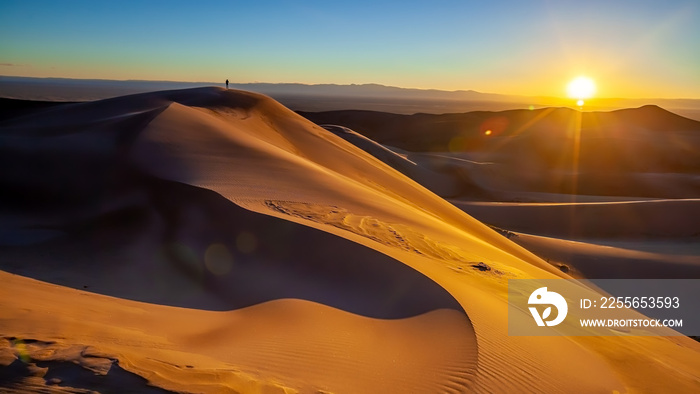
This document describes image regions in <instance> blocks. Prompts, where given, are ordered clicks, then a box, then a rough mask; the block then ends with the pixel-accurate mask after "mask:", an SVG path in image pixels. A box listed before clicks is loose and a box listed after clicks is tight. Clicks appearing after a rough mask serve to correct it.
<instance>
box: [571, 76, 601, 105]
mask: <svg viewBox="0 0 700 394" xmlns="http://www.w3.org/2000/svg"><path fill="white" fill-rule="evenodd" d="M566 93H567V94H568V95H569V97H570V98H573V99H576V100H578V101H577V102H576V104H577V105H579V106H582V105H583V100H584V99H587V98H591V97H593V94H595V82H593V80H592V79H590V78H588V77H584V76H580V77H576V78H574V79H573V80H572V81H571V82H569V84H568V85H567V86H566Z"/></svg>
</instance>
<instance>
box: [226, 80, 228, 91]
mask: <svg viewBox="0 0 700 394" xmlns="http://www.w3.org/2000/svg"><path fill="white" fill-rule="evenodd" d="M226 89H228V79H227V80H226Z"/></svg>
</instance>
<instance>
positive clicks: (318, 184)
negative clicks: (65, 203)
mask: <svg viewBox="0 0 700 394" xmlns="http://www.w3.org/2000/svg"><path fill="white" fill-rule="evenodd" d="M141 97H145V96H141ZM149 97H152V98H153V99H154V101H156V102H157V103H158V106H159V107H158V108H160V110H159V111H160V112H159V113H158V114H157V115H156V116H155V117H153V118H152V119H149V122H148V125H147V126H146V127H145V128H143V126H144V124H143V123H141V126H140V127H141V128H143V130H142V131H141V132H140V133H138V136H137V140H136V143H135V144H134V146H133V149H132V150H131V159H132V160H133V162H134V163H136V164H137V165H138V166H139V167H140V168H141V169H143V170H145V171H147V172H149V173H150V174H153V175H155V176H158V177H161V178H164V179H168V180H172V181H178V182H182V183H187V184H191V185H194V186H198V187H202V188H207V189H210V190H213V191H215V192H217V193H219V194H220V195H222V196H224V197H226V198H228V199H229V200H231V201H233V202H235V203H236V204H238V205H240V206H243V207H246V208H248V209H251V210H254V211H257V212H260V213H265V214H268V215H271V216H276V217H279V218H282V219H285V220H290V221H294V222H297V223H301V224H304V225H307V226H310V227H315V228H318V229H320V230H323V231H326V232H329V233H332V234H336V235H339V236H341V237H344V238H346V239H349V240H351V241H354V242H357V243H359V244H362V245H365V246H368V247H370V248H372V249H375V250H377V251H380V252H382V253H385V254H387V255H389V256H391V257H393V258H395V259H397V260H399V261H402V262H403V263H405V264H407V265H408V266H410V267H413V268H414V269H416V270H418V271H419V272H421V273H423V274H424V275H426V276H428V277H429V278H431V279H432V280H434V281H435V282H437V283H438V284H440V285H441V286H442V287H444V288H445V289H447V290H448V291H449V292H450V293H451V294H452V295H453V296H454V297H455V298H456V299H457V300H458V301H459V302H460V304H461V305H462V307H463V308H464V310H465V311H466V312H467V314H468V316H469V320H471V324H472V325H473V330H474V334H475V336H476V341H477V343H476V346H477V348H478V355H477V357H478V365H477V366H476V372H475V376H473V378H472V377H469V378H467V381H469V382H471V383H470V384H469V385H466V384H465V382H464V381H461V383H455V382H452V383H450V384H449V385H448V384H447V383H449V382H450V381H451V380H450V378H449V377H443V378H442V380H441V381H440V384H443V385H445V387H452V388H454V389H455V390H463V389H464V388H465V387H466V386H469V387H471V388H472V389H474V390H475V391H479V392H528V391H533V392H543V391H544V392H572V391H577V392H613V391H618V392H626V391H642V392H644V391H654V389H657V391H658V389H661V388H663V389H665V390H671V391H675V392H692V391H693V390H696V389H698V370H697V367H696V365H698V363H697V359H698V354H700V353H699V351H700V348H699V347H698V345H697V344H696V343H694V342H692V341H691V340H688V339H686V338H677V339H672V340H670V339H665V338H652V339H649V338H527V337H521V338H519V337H508V336H507V332H506V329H507V324H506V323H507V322H506V318H507V307H506V300H505V293H506V286H507V279H508V278H527V277H538V278H546V277H561V276H565V275H564V274H562V273H561V272H559V271H558V270H556V269H554V268H552V267H551V266H550V265H548V264H547V263H545V262H544V261H542V260H540V259H538V258H537V257H535V256H534V255H532V254H531V253H529V252H527V251H526V250H525V249H523V248H521V247H519V246H517V245H515V244H513V243H512V242H510V241H508V240H506V239H505V238H503V237H501V236H500V235H498V234H497V233H495V232H493V231H492V230H490V229H488V228H487V227H486V226H484V225H482V224H481V223H479V222H478V221H476V220H474V219H472V218H471V217H469V216H467V215H466V214H464V213H463V212H461V211H460V210H458V209H456V208H455V207H453V206H451V205H450V204H448V203H446V202H445V201H444V200H442V199H440V198H439V197H437V196H435V195H434V194H432V193H430V192H428V191H427V190H425V189H424V188H422V187H420V186H418V185H417V184H416V183H414V182H412V181H410V180H408V179H407V178H406V177H404V176H403V175H401V174H399V173H398V172H396V171H394V170H392V169H391V168H389V167H388V166H386V165H384V164H382V163H381V162H379V161H378V160H376V159H374V158H373V157H371V156H369V155H368V154H365V153H364V152H362V151H360V150H359V149H357V148H355V147H354V146H352V145H350V144H348V143H346V142H344V141H343V140H341V139H340V138H338V137H335V136H333V135H332V134H330V133H328V132H327V131H325V130H323V129H321V128H319V127H317V126H315V125H313V124H311V123H309V122H308V121H305V120H304V119H302V118H300V117H298V116H297V115H295V114H294V113H292V112H291V111H289V110H287V109H286V108H284V107H282V106H281V105H279V104H277V103H275V102H274V101H272V100H270V99H267V98H265V97H263V96H258V95H252V94H247V93H240V92H233V91H223V90H220V89H199V90H192V91H185V92H161V93H158V94H153V95H151V96H149ZM122 100H132V101H133V99H130V98H122ZM146 101H148V100H146ZM105 103H106V102H98V103H93V105H95V106H98V107H99V106H100V105H104V106H107V105H108V104H105ZM111 104H114V103H113V102H112V103H111ZM149 108H150V107H149ZM329 208H330V209H329ZM336 208H337V209H336ZM475 262H484V263H486V264H488V265H489V266H490V267H492V268H493V269H492V271H489V272H479V271H476V270H473V269H471V265H472V264H474V263H475ZM3 275H4V274H3ZM35 285H36V284H34V285H32V286H35ZM27 291H31V290H27ZM20 294H22V293H21V292H20ZM3 299H5V298H3ZM123 302H125V301H123ZM49 306H50V305H49ZM256 307H257V306H256ZM6 308H7V309H8V310H13V311H17V312H19V311H21V309H18V308H17V309H16V308H15V307H14V306H12V305H6V306H4V307H3V310H5V309H6ZM314 309H316V308H314ZM318 309H319V310H316V311H314V312H313V313H312V314H311V315H312V316H315V317H319V316H321V315H322V314H321V313H320V312H321V311H320V309H323V310H325V309H324V308H318ZM236 312H239V311H236ZM438 312H440V311H438ZM232 313H233V312H232ZM323 313H326V312H323ZM440 313H442V312H440ZM460 316H461V319H464V316H463V315H460ZM418 318H422V317H421V316H419V317H418ZM20 320H21V319H19V318H17V319H10V321H12V322H15V321H20ZM353 320H355V319H353ZM360 320H362V319H360ZM462 322H464V320H462ZM389 323H392V322H389ZM121 324H122V325H123V324H124V323H121ZM154 324H156V323H154ZM433 325H435V323H430V324H429V325H427V326H428V327H433ZM437 326H438V327H439V328H441V329H444V328H446V327H448V326H450V324H447V323H444V324H443V323H441V324H438V325H437ZM118 328H119V327H117V329H118ZM17 330H19V331H24V332H25V335H26V334H31V330H26V329H25V328H23V329H19V328H18V329H17ZM148 332H149V333H150V332H151V331H150V329H148ZM360 332H361V330H360ZM128 333H129V332H128V330H127V332H126V334H128ZM122 334H124V333H122ZM45 335H50V334H49V333H45ZM36 336H39V335H38V334H37V335H36ZM457 336H458V337H460V338H462V339H463V337H464V334H461V335H457ZM467 337H469V336H468V335H467ZM36 339H41V338H36ZM402 343H404V342H403V341H402ZM404 344H405V343H404ZM473 345H474V344H473V343H471V344H470V345H465V346H467V347H468V348H469V347H470V346H471V347H470V348H471V349H472V351H473V349H474V347H473ZM347 350H348V348H347V347H344V348H342V349H341V350H338V351H347ZM161 351H162V350H156V351H155V352H156V353H157V352H161ZM467 353H469V352H467ZM275 354H278V355H280V357H279V358H277V362H282V361H283V358H284V357H282V353H279V352H277V353H275ZM332 354H333V353H331V355H332ZM325 356H328V354H325ZM420 356H421V357H423V356H425V354H423V353H421V354H420ZM208 357H209V356H207V358H205V357H204V356H201V355H200V356H196V359H197V360H202V361H201V363H200V365H202V366H205V365H207V364H206V362H205V361H206V360H209V362H212V364H210V365H220V364H216V363H220V362H221V361H216V360H215V361H211V360H210V359H209V358H208ZM123 358H124V360H125V361H124V364H125V366H126V368H127V369H128V368H134V369H138V368H137V367H134V366H135V365H136V364H137V363H138V362H134V361H133V360H134V359H136V357H135V356H132V357H129V355H125V356H123ZM406 358H407V359H411V360H419V357H418V355H417V353H411V354H410V355H409V356H407V357H406ZM130 360H131V361H130ZM141 360H142V362H143V359H141ZM267 361H268V360H265V362H267ZM198 362H199V361H198ZM625 363H627V364H625ZM178 365H181V364H178ZM185 365H187V364H185ZM627 365H630V366H627ZM247 367H248V368H250V369H251V370H253V371H261V370H263V368H264V363H263V362H262V361H260V360H258V361H255V360H250V361H249V364H248V366H247ZM446 370H450V368H446ZM169 371H172V369H169ZM376 371H380V374H384V373H385V371H383V370H381V369H377V370H376ZM459 371H460V373H462V374H463V373H464V369H459ZM290 375H294V374H293V373H291V374H290ZM419 375H420V374H419ZM295 376H301V375H295ZM365 376H366V377H367V378H366V379H367V381H368V382H369V383H372V380H371V379H372V377H371V374H370V375H365V374H363V373H361V372H358V371H357V370H355V375H354V376H353V378H354V379H357V378H358V377H362V378H363V380H364V379H365ZM661 377H663V378H664V379H661ZM149 379H151V380H152V381H156V380H158V379H160V377H159V376H156V375H153V376H150V377H149ZM271 379H272V378H271ZM164 380H165V379H164ZM302 380H303V377H302ZM293 381H294V377H293V376H289V377H288V382H293ZM288 382H287V381H284V382H283V383H284V385H289V386H294V384H289V383H288ZM369 383H367V384H369ZM273 384H277V383H276V382H273ZM300 384H302V383H300ZM367 387H369V386H367ZM367 387H363V388H360V389H359V390H361V391H364V390H365V389H366V388H367ZM417 387H418V386H417ZM340 389H341V390H342V387H341V388H340ZM256 390H257V389H256ZM302 391H308V390H302ZM368 391H374V390H368ZM392 391H393V390H392ZM399 391H400V390H399Z"/></svg>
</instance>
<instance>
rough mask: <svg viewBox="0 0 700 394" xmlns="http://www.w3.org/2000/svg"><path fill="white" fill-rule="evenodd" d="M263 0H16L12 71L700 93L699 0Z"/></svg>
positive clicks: (516, 90)
mask: <svg viewBox="0 0 700 394" xmlns="http://www.w3.org/2000/svg"><path fill="white" fill-rule="evenodd" d="M263 3H264V4H263ZM263 3H260V4H257V3H255V2H252V3H250V4H248V3H246V4H238V3H236V4H234V3H231V2H227V1H213V2H206V3H202V4H199V3H197V4H190V3H187V4H185V3H177V2H176V3H172V4H171V3H170V2H168V3H167V4H168V7H163V6H162V4H159V3H158V2H147V3H141V2H135V1H122V2H82V1H77V2H70V3H57V2H52V1H32V2H2V3H0V36H2V37H4V38H6V39H3V40H0V75H5V76H28V77H62V78H78V79H115V80H129V79H134V80H161V81H163V80H166V81H182V82H217V81H222V80H224V79H229V80H231V81H232V82H235V83H248V82H268V83H304V84H327V83H334V84H366V83H378V84H382V85H387V86H397V87H404V88H419V89H439V90H448V91H453V90H476V91H479V92H484V93H499V94H513V95H525V96H540V97H542V96H546V97H561V98H566V96H567V92H566V87H567V84H568V83H569V82H570V81H571V80H572V79H574V78H575V77H577V76H580V75H585V76H588V77H590V78H592V79H593V80H594V81H595V82H596V85H597V89H596V94H595V97H597V98H605V97H610V98H699V99H700V72H698V70H700V51H698V50H697V48H698V43H699V42H700V2H698V1H694V0H668V1H666V2H654V1H651V0H649V1H647V0H638V1H632V0H620V1H615V2H610V1H604V0H589V1H587V2H570V1H556V2H555V1H549V0H533V1H532V2H528V3H527V4H525V3H523V2H521V1H510V0H502V1H495V2H488V4H466V3H465V2H460V1H445V2H441V3H440V4H432V5H431V4H426V3H423V2H412V1H408V2H407V3H405V4H402V6H401V7H397V6H396V4H395V3H390V2H381V1H379V2H376V1H375V2H365V1H358V2H355V3H353V4H328V3H327V2H316V1H308V2H304V3H300V4H296V5H295V4H290V3H287V2H285V1H271V2H263ZM270 3H272V4H270ZM443 3H444V4H443Z"/></svg>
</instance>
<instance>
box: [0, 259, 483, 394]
mask: <svg viewBox="0 0 700 394" xmlns="http://www.w3.org/2000/svg"><path fill="white" fill-rule="evenodd" d="M0 279H2V283H3V286H2V288H0V309H1V310H3V311H4V314H3V316H2V326H1V327H2V328H1V330H0V335H2V336H3V337H4V338H5V339H4V340H3V339H0V365H6V364H9V362H12V361H13V360H15V359H16V357H17V356H18V355H20V354H25V355H29V356H30V357H31V359H32V361H34V362H36V363H37V364H38V365H39V366H42V362H44V363H46V362H49V361H65V362H67V363H80V364H81V365H82V366H83V368H90V367H93V370H94V364H97V362H96V360H98V359H101V360H102V361H104V362H106V363H107V365H108V366H107V367H106V368H103V370H101V371H98V372H100V373H107V372H109V365H110V364H111V365H115V364H114V363H113V361H114V360H118V364H117V365H119V366H120V367H121V368H123V369H125V370H127V371H130V372H133V373H135V374H137V375H140V376H142V377H144V378H146V379H148V381H149V384H151V385H155V386H158V387H161V388H164V389H167V390H175V391H185V392H222V390H223V391H224V392H225V391H227V390H235V391H241V392H280V393H281V392H287V393H293V392H324V391H329V392H374V391H376V390H379V391H384V392H389V391H395V390H398V391H401V392H409V391H415V390H418V391H421V392H436V391H441V392H461V391H463V390H465V389H466V388H467V387H469V386H470V381H472V380H473V378H474V375H473V373H474V370H475V364H476V344H475V343H474V338H473V334H472V335H469V334H468V332H465V330H466V331H468V330H469V327H470V324H469V322H468V320H467V318H466V317H465V316H464V315H463V314H461V313H459V312H458V311H455V310H447V309H441V310H435V311H432V312H428V313H426V314H423V315H419V316H415V317H411V318H406V319H398V320H383V319H372V318H366V317H362V316H359V315H354V314H351V313H348V312H344V311H341V310H338V309H334V308H330V307H327V306H324V305H321V304H316V303H312V302H309V301H302V300H291V299H281V300H275V301H270V302H267V303H264V304H258V305H255V306H252V307H247V308H243V309H239V310H234V311H230V312H211V311H200V310H193V309H184V308H175V307H167V306H159V305H154V304H146V303H140V302H135V301H128V300H122V299H117V298H111V297H106V296H102V295H98V294H94V293H88V292H85V291H79V290H73V289H69V288H65V287H61V286H56V285H52V284H48V283H44V282H39V281H35V280H32V279H28V278H24V277H21V276H17V275H11V274H7V273H4V272H0ZM85 310H89V311H91V315H90V318H89V321H86V320H85V314H84V311H85ZM46 315H50V316H51V320H50V321H48V322H47V321H46V318H45V316H46ZM12 337H19V338H22V339H24V340H26V343H22V342H18V343H14V344H12V343H10V341H9V339H11V338H12ZM31 340H38V341H39V342H34V341H31ZM70 349H72V350H73V351H72V352H66V351H65V350H70ZM61 350H63V352H61ZM416 354H420V355H421V357H416V356H415V355H416ZM81 356H82V357H81ZM85 360H88V361H92V363H91V365H90V364H88V365H86V361H85ZM3 361H4V362H3ZM46 366H48V367H49V371H50V370H51V366H49V365H46ZM358 376H362V379H358ZM41 381H42V382H43V379H42V380H41ZM68 383H69V382H66V384H67V385H69V384H68ZM37 387H39V386H37ZM78 387H80V386H78ZM146 388H147V386H146V385H145V382H144V384H143V385H141V386H138V387H121V390H120V391H123V390H127V391H128V390H136V391H142V390H144V389H146Z"/></svg>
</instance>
